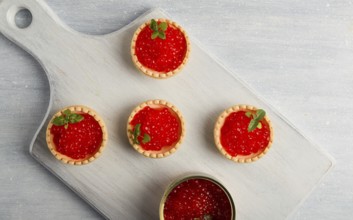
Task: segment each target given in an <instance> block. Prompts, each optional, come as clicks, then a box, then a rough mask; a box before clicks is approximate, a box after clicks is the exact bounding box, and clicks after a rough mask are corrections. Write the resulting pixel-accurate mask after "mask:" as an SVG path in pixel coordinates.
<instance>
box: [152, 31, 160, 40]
mask: <svg viewBox="0 0 353 220" xmlns="http://www.w3.org/2000/svg"><path fill="white" fill-rule="evenodd" d="M158 36H159V33H158V32H153V34H152V35H151V38H152V40H154V39H156V38H157V37H158Z"/></svg>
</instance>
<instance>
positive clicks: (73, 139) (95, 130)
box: [50, 113, 103, 159]
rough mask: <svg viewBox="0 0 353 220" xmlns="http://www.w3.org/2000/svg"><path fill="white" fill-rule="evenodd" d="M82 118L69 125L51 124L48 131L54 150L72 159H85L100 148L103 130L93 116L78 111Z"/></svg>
mask: <svg viewBox="0 0 353 220" xmlns="http://www.w3.org/2000/svg"><path fill="white" fill-rule="evenodd" d="M80 115H82V116H83V117H84V119H83V120H82V121H80V122H77V123H73V124H69V126H67V127H65V126H57V125H53V126H52V127H51V129H50V133H51V134H52V135H53V142H54V144H55V147H56V151H58V152H59V153H61V154H63V155H66V156H68V157H70V158H73V159H85V158H88V157H91V156H93V155H94V154H95V153H96V152H97V151H98V150H99V148H100V146H101V144H102V140H103V132H102V128H101V126H100V125H99V123H98V122H97V121H96V120H95V119H94V117H93V116H91V115H89V114H86V113H80Z"/></svg>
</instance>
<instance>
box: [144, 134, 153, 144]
mask: <svg viewBox="0 0 353 220" xmlns="http://www.w3.org/2000/svg"><path fill="white" fill-rule="evenodd" d="M150 141H151V136H149V135H148V134H146V133H145V134H144V135H143V140H142V143H144V144H146V143H148V142H150Z"/></svg>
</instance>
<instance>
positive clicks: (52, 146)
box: [46, 105, 108, 165]
mask: <svg viewBox="0 0 353 220" xmlns="http://www.w3.org/2000/svg"><path fill="white" fill-rule="evenodd" d="M66 109H70V111H71V112H75V113H87V114H89V115H91V116H93V117H94V119H95V120H96V121H97V122H98V123H99V125H100V126H101V128H102V134H103V139H102V144H101V146H100V147H99V149H98V151H97V152H96V153H95V154H94V155H91V156H88V157H87V158H83V159H73V158H70V157H68V156H66V155H63V154H61V153H59V152H58V151H56V146H55V144H54V143H53V135H52V134H51V133H50V129H51V127H52V126H53V123H52V121H53V119H54V118H55V117H58V116H61V115H62V114H63V112H64V111H65V110H66ZM107 140H108V132H107V128H106V126H105V124H104V121H103V119H102V118H101V117H100V116H99V115H98V114H97V113H96V112H95V111H94V110H92V109H90V108H88V107H86V106H80V105H76V106H69V107H66V108H63V109H61V110H60V111H59V112H57V113H56V114H55V115H53V117H52V118H51V119H50V121H49V123H48V127H47V130H46V141H47V145H48V148H49V150H50V152H51V153H52V154H53V155H54V156H55V157H56V159H58V160H60V161H61V162H63V163H66V164H71V165H83V164H88V163H90V162H92V161H93V160H95V159H96V158H98V157H99V156H100V155H101V153H102V151H103V150H104V148H105V146H106V143H107Z"/></svg>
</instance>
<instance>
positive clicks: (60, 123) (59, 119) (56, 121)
mask: <svg viewBox="0 0 353 220" xmlns="http://www.w3.org/2000/svg"><path fill="white" fill-rule="evenodd" d="M52 123H53V124H54V125H56V126H63V125H64V124H66V120H65V118H64V116H62V115H61V116H59V117H55V118H54V119H53V121H52Z"/></svg>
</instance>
